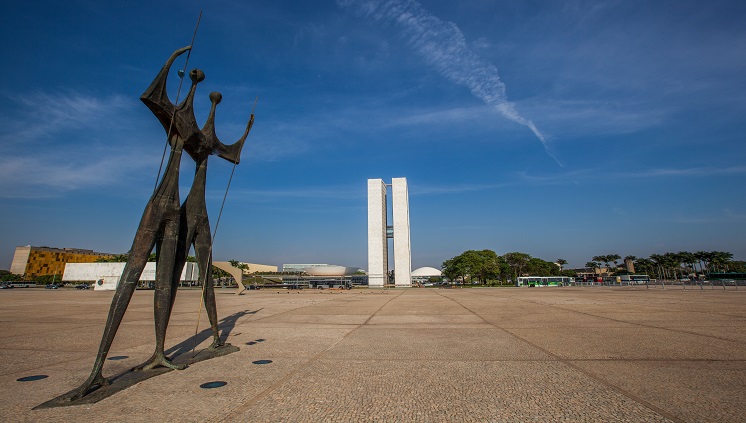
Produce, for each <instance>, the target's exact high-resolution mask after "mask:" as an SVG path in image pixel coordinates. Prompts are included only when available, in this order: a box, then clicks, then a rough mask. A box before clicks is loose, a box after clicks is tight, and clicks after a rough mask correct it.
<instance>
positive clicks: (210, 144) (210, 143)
mask: <svg viewBox="0 0 746 423" xmlns="http://www.w3.org/2000/svg"><path fill="white" fill-rule="evenodd" d="M222 99H223V96H222V95H221V94H220V93H218V92H212V93H210V101H211V102H212V107H211V108H210V115H209V116H208V117H207V121H206V122H205V126H204V127H203V128H202V135H203V136H204V144H203V146H202V147H201V148H199V151H194V150H192V149H191V148H190V147H191V146H190V145H187V146H186V149H187V152H189V154H190V155H191V156H192V157H195V160H196V159H198V158H199V157H201V156H203V155H204V157H206V156H209V155H211V154H217V156H218V157H220V158H222V159H225V160H227V161H229V162H231V163H235V164H238V163H240V162H241V150H242V149H243V144H244V142H245V141H246V137H248V136H249V131H251V127H252V126H254V113H252V114H251V117H250V118H249V123H248V124H246V130H245V131H244V133H243V136H241V138H240V139H239V140H238V141H236V142H235V143H233V144H231V145H225V144H223V143H222V142H220V139H219V138H218V136H217V135H216V134H215V109H216V108H217V106H218V104H220V101H221V100H222ZM205 148H206V149H207V150H206V149H205Z"/></svg>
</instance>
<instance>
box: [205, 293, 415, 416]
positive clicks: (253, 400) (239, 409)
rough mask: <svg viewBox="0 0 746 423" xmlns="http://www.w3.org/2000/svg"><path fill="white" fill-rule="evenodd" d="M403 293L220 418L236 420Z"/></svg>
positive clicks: (390, 299)
mask: <svg viewBox="0 0 746 423" xmlns="http://www.w3.org/2000/svg"><path fill="white" fill-rule="evenodd" d="M401 294H402V293H398V295H396V296H393V297H391V298H389V299H388V300H387V301H386V302H385V303H383V304H381V306H380V307H378V309H376V311H374V312H373V313H372V314H371V315H370V317H368V318H367V319H366V320H365V322H363V323H361V324H359V325H357V326H356V327H355V328H353V329H352V330H350V331H349V332H347V333H346V334H345V335H344V336H342V337H341V338H339V339H338V340H336V341H334V342H332V343H331V345H329V346H328V347H326V348H325V349H324V350H323V351H320V352H319V353H317V354H316V355H314V356H313V357H311V358H310V359H308V361H306V362H305V363H303V364H301V365H300V366H299V367H298V368H297V369H295V370H293V371H291V372H290V373H288V374H286V375H285V376H283V377H282V378H280V379H279V380H278V381H277V382H275V383H273V384H272V385H270V386H269V387H268V388H267V389H265V390H263V391H262V392H260V393H259V394H257V395H255V396H254V397H253V398H251V399H250V400H249V401H247V402H245V403H243V404H241V405H240V406H239V407H236V408H235V409H233V410H231V412H230V413H228V414H227V415H226V416H224V417H223V418H222V419H220V421H223V422H225V421H236V420H237V419H238V417H239V416H240V415H241V414H243V413H244V412H246V410H249V409H250V408H251V407H253V406H254V404H256V403H257V402H259V401H260V400H262V399H264V398H266V397H267V396H268V395H269V394H270V393H272V391H274V390H276V389H277V388H279V387H280V386H282V385H284V384H285V383H286V382H287V381H288V380H290V379H291V378H293V377H295V376H296V375H298V374H300V373H302V372H304V371H305V370H306V369H308V368H309V367H310V366H311V365H312V364H314V363H315V362H317V361H318V360H319V359H320V358H321V356H323V355H324V354H326V353H327V352H328V351H330V350H331V349H333V348H334V347H336V346H337V345H339V343H340V342H342V341H344V340H345V339H346V338H347V337H348V336H350V335H351V334H352V333H354V332H355V331H357V330H358V329H360V328H361V327H362V326H365V325H367V324H368V322H369V321H370V319H372V318H373V316H375V315H376V314H378V312H380V311H381V309H383V308H384V307H385V306H386V305H387V304H388V303H390V302H391V301H392V300H393V299H394V298H398V297H399V296H401ZM300 308H303V307H300Z"/></svg>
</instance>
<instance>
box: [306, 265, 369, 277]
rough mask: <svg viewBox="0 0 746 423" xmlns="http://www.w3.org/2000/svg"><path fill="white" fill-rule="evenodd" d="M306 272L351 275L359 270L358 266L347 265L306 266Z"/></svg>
mask: <svg viewBox="0 0 746 423" xmlns="http://www.w3.org/2000/svg"><path fill="white" fill-rule="evenodd" d="M303 271H304V272H306V273H307V274H309V275H311V276H349V275H354V274H355V272H357V271H358V268H357V267H345V266H316V267H306V268H305V269H303Z"/></svg>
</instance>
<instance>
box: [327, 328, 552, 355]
mask: <svg viewBox="0 0 746 423" xmlns="http://www.w3.org/2000/svg"><path fill="white" fill-rule="evenodd" d="M325 357H326V358H331V357H336V358H340V359H348V360H349V359H353V360H354V359H371V360H373V359H378V360H401V359H406V360H409V359H413V358H418V359H423V360H510V359H516V358H519V359H521V360H547V359H552V357H551V356H549V355H547V354H545V353H544V352H542V351H540V350H539V349H537V348H535V347H533V346H531V345H529V344H527V343H525V342H523V341H521V340H518V339H516V338H515V337H513V336H511V335H509V334H508V333H506V332H504V331H502V330H500V329H496V328H493V327H491V326H488V325H483V326H482V327H477V328H474V327H460V328H442V327H434V328H423V327H417V328H408V327H399V326H375V325H371V326H363V327H361V328H359V329H357V330H355V331H354V332H352V333H350V335H348V336H347V337H346V338H344V340H342V341H341V342H340V343H339V344H337V345H336V346H335V347H334V348H332V349H331V350H329V351H327V352H326V354H325Z"/></svg>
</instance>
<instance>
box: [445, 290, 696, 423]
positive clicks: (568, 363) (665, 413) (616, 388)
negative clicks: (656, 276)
mask: <svg viewBox="0 0 746 423" xmlns="http://www.w3.org/2000/svg"><path fill="white" fill-rule="evenodd" d="M474 294H476V293H474ZM438 295H440V296H442V297H445V298H447V299H449V300H451V301H453V302H454V303H456V304H458V305H459V306H461V307H462V308H464V309H465V310H467V311H469V312H470V313H472V314H474V315H475V316H477V317H479V318H480V319H481V320H482V321H483V322H485V323H487V324H488V325H490V326H492V327H494V328H496V329H499V330H501V331H504V332H507V333H508V334H510V335H511V336H513V337H514V338H516V339H518V340H520V341H522V342H525V343H526V344H528V345H531V346H532V347H534V348H536V349H538V350H539V351H541V352H543V353H544V354H547V355H549V356H550V357H554V358H555V360H556V361H558V362H560V363H562V364H564V365H566V366H568V367H570V368H572V369H575V370H576V371H578V372H580V373H581V374H583V375H585V376H587V377H589V378H591V379H592V380H594V381H596V382H597V383H599V384H601V385H602V386H605V387H607V388H609V389H611V390H612V391H614V392H616V393H618V394H620V395H622V396H625V397H627V398H629V399H631V400H633V401H635V402H637V403H639V404H640V405H642V406H644V407H646V408H648V409H649V410H651V411H653V412H655V413H658V414H659V415H661V416H663V417H665V418H667V419H669V420H672V421H674V422H678V423H683V420H681V419H680V418H678V417H676V416H674V415H672V414H671V413H669V412H668V411H666V410H664V409H662V408H660V407H658V406H656V405H654V404H652V403H650V402H648V401H646V400H644V399H642V398H640V397H638V396H637V395H635V394H633V393H631V392H628V391H626V390H625V389H622V388H621V387H619V386H616V385H614V384H612V383H610V382H609V381H607V380H605V379H602V378H600V377H598V376H596V375H595V374H593V373H590V372H588V371H586V370H585V369H583V368H581V367H578V366H576V365H575V364H574V363H572V361H570V360H567V359H565V358H562V357H560V356H558V355H556V354H554V353H552V352H551V351H548V350H546V349H544V348H543V347H541V346H539V345H537V344H535V343H533V342H531V341H529V340H527V339H525V338H523V337H521V336H519V335H517V334H515V333H513V332H511V331H510V330H508V329H505V328H501V327H499V326H497V325H495V324H494V323H491V322H489V321H487V320H486V319H485V318H484V317H482V316H480V315H479V314H478V313H476V312H475V311H473V310H471V309H470V308H469V307H466V306H465V305H463V304H461V303H460V302H459V301H457V300H455V299H453V298H450V297H448V296H447V295H443V294H441V293H440V292H438ZM542 305H543V304H542Z"/></svg>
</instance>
